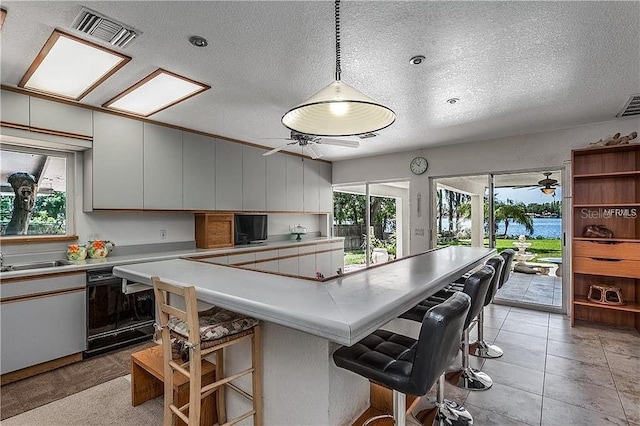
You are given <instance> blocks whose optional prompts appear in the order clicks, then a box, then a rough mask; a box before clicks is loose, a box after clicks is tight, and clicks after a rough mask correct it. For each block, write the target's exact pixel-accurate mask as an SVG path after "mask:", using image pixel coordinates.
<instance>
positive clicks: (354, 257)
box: [344, 250, 366, 265]
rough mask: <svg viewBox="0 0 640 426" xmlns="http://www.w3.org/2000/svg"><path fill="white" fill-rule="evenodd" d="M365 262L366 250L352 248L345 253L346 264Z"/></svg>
mask: <svg viewBox="0 0 640 426" xmlns="http://www.w3.org/2000/svg"><path fill="white" fill-rule="evenodd" d="M365 262H366V260H365V258H364V250H352V251H347V252H345V253H344V264H345V265H364V264H365Z"/></svg>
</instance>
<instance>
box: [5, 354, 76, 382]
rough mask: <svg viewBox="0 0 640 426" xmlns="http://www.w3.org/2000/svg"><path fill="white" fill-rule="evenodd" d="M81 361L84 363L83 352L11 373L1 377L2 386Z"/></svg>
mask: <svg viewBox="0 0 640 426" xmlns="http://www.w3.org/2000/svg"><path fill="white" fill-rule="evenodd" d="M80 361H82V352H79V353H77V354H72V355H67V356H65V357H62V358H58V359H54V360H53V361H47V362H43V363H42V364H38V365H33V366H31V367H27V368H23V369H22V370H17V371H12V372H11V373H5V374H3V375H2V376H1V377H0V385H2V386H4V385H8V384H9V383H13V382H17V381H18V380H22V379H26V378H28V377H31V376H35V375H36V374H40V373H46V372H47V371H51V370H55V369H56V368H60V367H64V366H65V365H69V364H74V363H76V362H80Z"/></svg>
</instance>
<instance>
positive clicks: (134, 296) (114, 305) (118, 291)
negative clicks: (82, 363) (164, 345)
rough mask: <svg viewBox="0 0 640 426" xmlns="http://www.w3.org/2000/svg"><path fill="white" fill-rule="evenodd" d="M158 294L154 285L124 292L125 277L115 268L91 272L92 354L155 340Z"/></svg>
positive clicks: (89, 320) (89, 324)
mask: <svg viewBox="0 0 640 426" xmlns="http://www.w3.org/2000/svg"><path fill="white" fill-rule="evenodd" d="M154 322H155V297H154V294H153V288H152V287H146V286H140V288H139V289H138V291H136V292H133V293H129V294H125V293H123V292H122V279H121V278H118V277H116V276H115V275H113V273H112V270H111V268H109V269H99V270H91V271H87V350H86V351H85V352H84V357H85V358H87V357H91V356H93V355H98V354H101V353H104V352H108V351H111V350H114V349H118V348H122V347H125V346H128V345H131V344H134V343H138V342H142V341H145V340H151V339H152V338H153V333H154V325H153V324H154Z"/></svg>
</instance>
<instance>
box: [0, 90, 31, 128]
mask: <svg viewBox="0 0 640 426" xmlns="http://www.w3.org/2000/svg"><path fill="white" fill-rule="evenodd" d="M0 110H1V111H2V123H3V124H14V125H19V126H25V127H28V126H29V96H27V95H23V94H21V93H15V92H10V91H8V90H3V91H2V93H1V94H0Z"/></svg>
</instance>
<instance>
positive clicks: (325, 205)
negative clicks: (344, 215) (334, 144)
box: [318, 161, 333, 213]
mask: <svg viewBox="0 0 640 426" xmlns="http://www.w3.org/2000/svg"><path fill="white" fill-rule="evenodd" d="M332 181H333V176H332V165H331V163H325V162H321V161H319V162H318V191H319V198H320V209H319V210H320V211H321V212H325V213H332V212H333V188H332V187H331V183H332Z"/></svg>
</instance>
